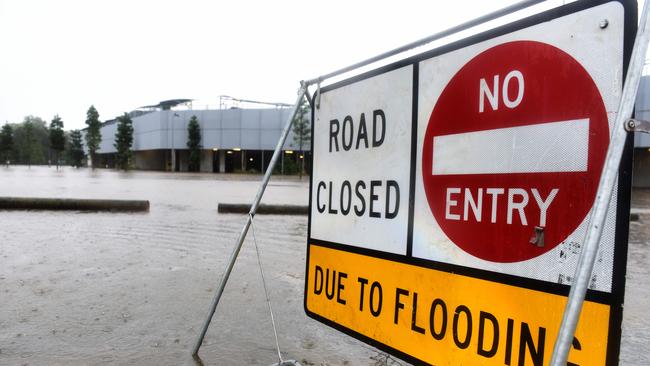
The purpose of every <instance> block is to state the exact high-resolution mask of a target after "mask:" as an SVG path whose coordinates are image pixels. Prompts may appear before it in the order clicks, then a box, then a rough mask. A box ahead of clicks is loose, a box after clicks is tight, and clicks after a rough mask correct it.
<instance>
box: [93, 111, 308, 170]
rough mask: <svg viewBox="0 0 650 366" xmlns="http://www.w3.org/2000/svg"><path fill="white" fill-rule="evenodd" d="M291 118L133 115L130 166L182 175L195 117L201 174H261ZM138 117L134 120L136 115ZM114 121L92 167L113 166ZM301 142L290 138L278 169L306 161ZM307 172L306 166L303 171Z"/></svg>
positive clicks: (274, 114)
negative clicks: (198, 135)
mask: <svg viewBox="0 0 650 366" xmlns="http://www.w3.org/2000/svg"><path fill="white" fill-rule="evenodd" d="M290 113H291V109H290V108H260V109H241V108H232V109H216V110H213V109H205V110H155V111H149V112H132V121H133V129H134V133H133V146H132V150H133V156H134V161H133V165H134V167H135V168H136V169H141V170H166V171H187V170H188V157H189V151H188V148H187V140H188V139H187V137H188V133H187V127H188V123H189V121H190V118H191V117H192V116H196V117H197V119H198V122H199V126H200V127H201V138H202V139H201V144H202V152H201V166H200V171H202V172H215V173H216V172H220V173H225V172H243V171H246V172H262V171H264V170H265V169H266V167H267V166H268V163H269V162H270V160H271V156H272V154H273V150H274V149H275V146H276V144H277V142H278V139H279V138H280V134H281V132H282V129H283V127H284V125H285V123H286V122H287V119H288V118H289V116H290ZM138 114H139V115H138ZM305 118H309V116H305ZM116 131H117V121H116V120H112V121H108V122H105V123H104V124H103V126H102V128H101V134H102V142H101V145H100V149H99V151H98V156H97V158H96V159H97V160H98V161H97V163H98V164H99V166H101V167H113V166H114V154H115V152H116V149H115V147H114V146H113V143H114V140H115V139H114V136H115V132H116ZM299 145H300V143H299V141H298V140H296V139H295V138H294V134H293V131H291V133H290V134H289V136H288V138H287V141H286V143H285V145H284V147H283V156H282V159H281V161H280V162H279V167H278V169H280V170H284V169H283V168H286V169H287V170H289V166H291V167H294V168H295V167H296V166H298V165H300V164H302V160H303V159H304V160H305V161H307V160H308V157H309V156H308V154H309V150H310V141H303V144H302V145H303V148H302V150H303V151H305V156H302V155H301V154H300V146H299ZM308 168H309V167H307V169H308Z"/></svg>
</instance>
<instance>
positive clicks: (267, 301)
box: [248, 213, 284, 365]
mask: <svg viewBox="0 0 650 366" xmlns="http://www.w3.org/2000/svg"><path fill="white" fill-rule="evenodd" d="M248 216H250V218H251V231H252V232H253V244H254V246H255V253H256V254H257V264H258V265H259V268H260V275H261V276H262V286H263V287H264V295H265V296H266V304H267V305H268V306H269V314H270V315H271V325H273V335H274V336H275V347H276V350H277V351H278V365H281V364H283V363H284V361H283V360H282V353H281V352H280V343H279V342H278V331H277V328H276V326H275V318H274V317H273V308H272V307H271V298H270V297H269V291H268V289H267V287H266V279H265V277H264V270H263V269H262V260H261V258H260V249H259V247H258V246H257V238H256V236H255V221H254V220H253V214H252V213H249V214H248Z"/></svg>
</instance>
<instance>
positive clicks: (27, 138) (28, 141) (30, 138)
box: [23, 121, 36, 168]
mask: <svg viewBox="0 0 650 366" xmlns="http://www.w3.org/2000/svg"><path fill="white" fill-rule="evenodd" d="M23 129H24V130H25V131H24V135H23V149H24V150H23V151H24V158H25V159H26V160H27V166H28V167H30V168H31V167H32V160H33V159H34V156H35V155H36V154H35V150H36V149H35V146H34V145H35V144H36V139H35V138H34V125H33V124H32V122H31V121H25V122H23Z"/></svg>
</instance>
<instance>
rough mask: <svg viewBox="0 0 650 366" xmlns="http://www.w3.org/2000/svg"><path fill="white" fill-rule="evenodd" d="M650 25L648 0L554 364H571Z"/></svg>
mask: <svg viewBox="0 0 650 366" xmlns="http://www.w3.org/2000/svg"><path fill="white" fill-rule="evenodd" d="M649 26H650V24H648V3H647V2H646V3H645V5H644V7H643V12H642V14H641V22H640V23H639V29H638V31H637V35H636V40H635V42H634V48H633V49H632V56H631V58H630V65H629V67H628V71H627V76H626V78H625V84H624V85H623V93H622V95H621V102H620V104H619V107H618V112H617V113H616V119H615V121H614V125H613V131H612V141H611V144H610V146H609V149H608V150H607V157H606V158H605V166H604V167H603V174H602V175H601V177H600V182H599V184H598V191H597V194H596V202H595V204H594V208H593V212H592V214H591V218H590V221H589V227H588V230H587V235H586V237H585V245H584V247H583V249H582V252H581V253H580V259H579V261H578V267H577V268H576V272H575V276H574V278H575V282H574V284H573V285H572V286H571V292H570V293H569V298H568V300H567V304H566V307H565V309H564V316H563V318H562V324H561V326H560V330H559V331H558V336H557V339H556V341H555V347H554V349H553V357H552V358H551V363H550V365H552V366H563V365H566V364H567V359H568V356H569V350H570V348H571V343H572V342H573V336H574V333H575V330H576V326H577V325H578V320H579V318H580V312H581V310H582V304H583V302H584V300H585V294H586V293H587V288H588V285H589V279H590V277H591V272H592V270H593V267H594V260H595V259H596V253H597V252H598V244H599V243H600V238H601V235H602V233H603V227H604V226H605V225H604V224H605V219H606V217H607V210H608V209H609V201H610V199H611V197H612V191H613V189H614V187H616V178H617V176H618V167H619V165H620V163H621V157H622V155H623V148H624V147H625V139H626V137H627V131H626V130H625V123H627V120H628V119H629V118H630V116H631V115H632V110H633V109H634V102H635V100H636V93H637V89H638V87H639V81H640V80H641V72H642V70H643V64H644V60H645V54H646V51H647V49H648V40H650V33H649V32H648V27H649Z"/></svg>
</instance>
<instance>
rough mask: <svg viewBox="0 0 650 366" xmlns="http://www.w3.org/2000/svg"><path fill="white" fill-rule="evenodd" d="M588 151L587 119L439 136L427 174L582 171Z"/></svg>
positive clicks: (434, 142) (436, 138)
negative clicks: (430, 167)
mask: <svg viewBox="0 0 650 366" xmlns="http://www.w3.org/2000/svg"><path fill="white" fill-rule="evenodd" d="M588 152H589V119H588V118H584V119H576V120H567V121H559V122H549V123H540V124H534V125H527V126H519V127H508V128H499V129H493V130H483V131H476V132H466V133H459V134H454V135H443V136H436V137H434V139H433V159H432V160H433V163H432V170H431V173H432V174H433V175H451V174H493V173H546V172H584V171H586V170H587V156H588Z"/></svg>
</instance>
